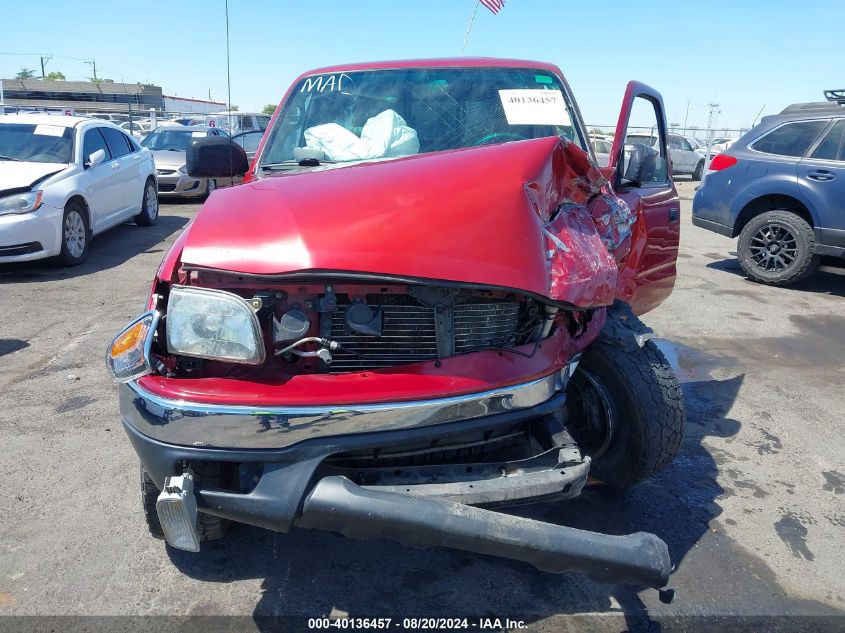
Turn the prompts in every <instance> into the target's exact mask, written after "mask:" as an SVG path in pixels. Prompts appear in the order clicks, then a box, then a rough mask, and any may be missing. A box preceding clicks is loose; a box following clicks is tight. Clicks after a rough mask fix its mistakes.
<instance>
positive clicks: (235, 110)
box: [230, 103, 238, 112]
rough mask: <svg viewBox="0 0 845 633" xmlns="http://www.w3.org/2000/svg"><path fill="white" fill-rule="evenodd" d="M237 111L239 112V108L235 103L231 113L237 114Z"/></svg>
mask: <svg viewBox="0 0 845 633" xmlns="http://www.w3.org/2000/svg"><path fill="white" fill-rule="evenodd" d="M237 111H238V106H236V105H235V104H234V103H233V104H232V109H231V110H230V112H237Z"/></svg>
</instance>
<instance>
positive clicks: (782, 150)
mask: <svg viewBox="0 0 845 633" xmlns="http://www.w3.org/2000/svg"><path fill="white" fill-rule="evenodd" d="M826 125H827V121H826V120H819V121H796V122H795V123H787V124H786V125H781V126H780V127H779V128H775V129H774V130H772V131H771V132H769V133H768V134H766V135H765V136H764V137H763V138H761V139H759V140H757V141H755V142H754V143H753V144H752V145H751V149H753V150H756V151H758V152H764V153H766V154H777V155H779V156H803V155H804V153H805V152H806V151H807V149H808V148H809V147H810V145H812V144H813V141H815V140H816V137H817V136H818V135H819V132H821V131H822V130H823V129H824V127H825V126H826Z"/></svg>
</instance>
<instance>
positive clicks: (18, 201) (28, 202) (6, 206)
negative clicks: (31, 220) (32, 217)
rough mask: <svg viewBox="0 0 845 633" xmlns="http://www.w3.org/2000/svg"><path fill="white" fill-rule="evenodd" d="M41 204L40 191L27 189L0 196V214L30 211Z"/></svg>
mask: <svg viewBox="0 0 845 633" xmlns="http://www.w3.org/2000/svg"><path fill="white" fill-rule="evenodd" d="M40 206H41V192H40V191H27V192H26V193H16V194H14V195H11V196H4V197H2V198H0V215H7V214H11V213H32V212H33V211H35V210H36V209H37V208H38V207H40Z"/></svg>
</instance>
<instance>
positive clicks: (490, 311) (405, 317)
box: [330, 294, 519, 372]
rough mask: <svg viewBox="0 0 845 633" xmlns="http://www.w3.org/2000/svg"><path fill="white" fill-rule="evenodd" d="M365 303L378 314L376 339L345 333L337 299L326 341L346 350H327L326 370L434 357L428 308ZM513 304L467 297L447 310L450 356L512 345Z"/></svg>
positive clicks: (387, 301) (392, 298) (403, 298)
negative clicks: (330, 357) (451, 342)
mask: <svg viewBox="0 0 845 633" xmlns="http://www.w3.org/2000/svg"><path fill="white" fill-rule="evenodd" d="M367 304H368V305H369V306H370V308H371V309H372V310H373V311H376V310H379V309H380V310H381V311H382V315H383V322H382V333H381V336H371V335H365V334H360V333H357V332H353V331H351V330H350V329H349V328H348V327H347V325H346V321H345V313H346V308H347V307H348V306H349V303H348V300H346V302H343V301H338V306H337V309H336V310H335V311H334V312H332V314H331V336H330V338H331V340H333V341H337V342H339V343H340V344H341V346H342V347H344V348H345V349H346V350H350V352H352V353H350V352H347V351H344V350H339V351H337V352H333V354H332V355H333V357H334V360H333V362H332V364H331V367H330V371H332V372H343V371H356V370H363V369H378V368H384V367H393V366H395V365H402V364H406V363H415V362H421V361H429V360H434V359H435V358H437V332H436V327H435V313H434V308H432V307H429V306H426V305H423V304H422V303H419V302H418V301H417V300H416V299H414V298H413V297H411V296H409V295H379V294H373V295H367ZM518 319H519V303H518V302H516V301H505V300H499V299H486V298H473V299H471V300H470V301H467V302H463V303H460V304H457V305H455V306H454V308H453V318H452V323H453V336H454V348H455V353H466V352H470V351H472V350H474V349H478V348H481V347H489V346H505V345H510V344H513V341H514V337H515V334H516V331H517V327H518Z"/></svg>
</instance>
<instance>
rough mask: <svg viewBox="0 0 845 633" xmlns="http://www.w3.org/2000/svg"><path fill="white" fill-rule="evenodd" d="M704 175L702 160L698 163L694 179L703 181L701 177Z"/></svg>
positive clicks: (693, 173)
mask: <svg viewBox="0 0 845 633" xmlns="http://www.w3.org/2000/svg"><path fill="white" fill-rule="evenodd" d="M703 174H704V161H703V160H701V161H699V162H698V165H696V166H695V171H694V172H692V179H693V180H701V176H702V175H703Z"/></svg>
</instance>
